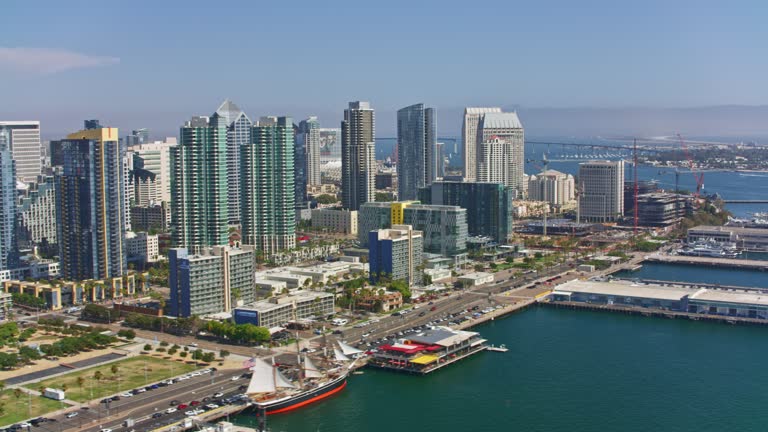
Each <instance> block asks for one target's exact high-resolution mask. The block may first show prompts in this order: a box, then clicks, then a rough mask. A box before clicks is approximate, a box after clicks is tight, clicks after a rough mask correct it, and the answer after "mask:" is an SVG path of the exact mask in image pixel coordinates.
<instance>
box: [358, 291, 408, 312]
mask: <svg viewBox="0 0 768 432" xmlns="http://www.w3.org/2000/svg"><path fill="white" fill-rule="evenodd" d="M381 291H384V290H381ZM400 307H403V295H402V294H401V293H400V292H399V291H392V292H386V291H384V292H381V293H375V294H371V295H367V296H361V297H358V298H357V300H356V301H355V308H358V309H364V310H367V311H369V312H389V311H391V310H395V309H397V308H400Z"/></svg>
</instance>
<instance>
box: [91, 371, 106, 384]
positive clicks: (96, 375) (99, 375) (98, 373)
mask: <svg viewBox="0 0 768 432" xmlns="http://www.w3.org/2000/svg"><path fill="white" fill-rule="evenodd" d="M93 377H94V378H95V379H96V382H97V383H100V382H101V380H102V378H104V374H103V373H101V371H96V372H94V373H93Z"/></svg>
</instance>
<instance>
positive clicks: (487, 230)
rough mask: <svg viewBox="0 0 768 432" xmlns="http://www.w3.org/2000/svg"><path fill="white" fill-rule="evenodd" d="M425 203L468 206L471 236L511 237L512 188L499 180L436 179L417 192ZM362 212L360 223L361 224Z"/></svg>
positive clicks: (496, 238) (501, 239) (505, 240)
mask: <svg viewBox="0 0 768 432" xmlns="http://www.w3.org/2000/svg"><path fill="white" fill-rule="evenodd" d="M419 200H420V201H421V202H422V203H425V204H433V205H451V206H459V207H462V208H465V209H467V227H468V230H469V234H470V235H472V236H489V237H492V238H493V239H494V241H496V242H497V243H500V244H504V243H507V242H508V241H509V239H510V237H511V236H512V233H513V231H512V216H513V214H514V205H513V200H514V190H513V189H512V188H511V187H508V186H504V185H503V184H499V183H474V182H448V181H436V182H433V183H432V186H431V187H426V188H424V189H421V190H420V191H419ZM362 224H363V223H362V215H361V222H360V226H362Z"/></svg>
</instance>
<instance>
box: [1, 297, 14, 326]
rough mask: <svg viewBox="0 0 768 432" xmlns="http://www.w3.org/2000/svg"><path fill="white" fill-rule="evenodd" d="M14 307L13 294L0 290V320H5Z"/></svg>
mask: <svg viewBox="0 0 768 432" xmlns="http://www.w3.org/2000/svg"><path fill="white" fill-rule="evenodd" d="M12 307H13V295H12V294H10V293H6V292H0V321H5V320H6V319H7V317H8V311H9V310H11V308H12Z"/></svg>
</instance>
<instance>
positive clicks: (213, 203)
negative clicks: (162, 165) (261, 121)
mask: <svg viewBox="0 0 768 432" xmlns="http://www.w3.org/2000/svg"><path fill="white" fill-rule="evenodd" d="M179 136H180V140H179V143H178V145H176V146H175V147H173V148H172V149H171V171H172V173H173V175H172V176H171V204H172V205H171V207H172V213H171V225H172V240H173V245H174V246H175V247H185V248H188V249H190V250H191V251H192V252H193V253H196V252H197V251H198V250H199V249H200V248H201V247H204V246H217V245H224V244H227V243H228V241H229V236H228V225H227V224H228V221H229V206H228V197H229V195H228V193H229V188H228V185H229V182H228V178H227V177H228V173H227V167H228V165H227V124H226V120H225V119H223V118H222V117H221V116H220V115H218V114H214V115H213V116H211V117H210V118H209V117H192V119H191V120H190V121H188V122H187V123H186V124H185V125H184V126H183V127H182V128H181V130H180V133H179Z"/></svg>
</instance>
